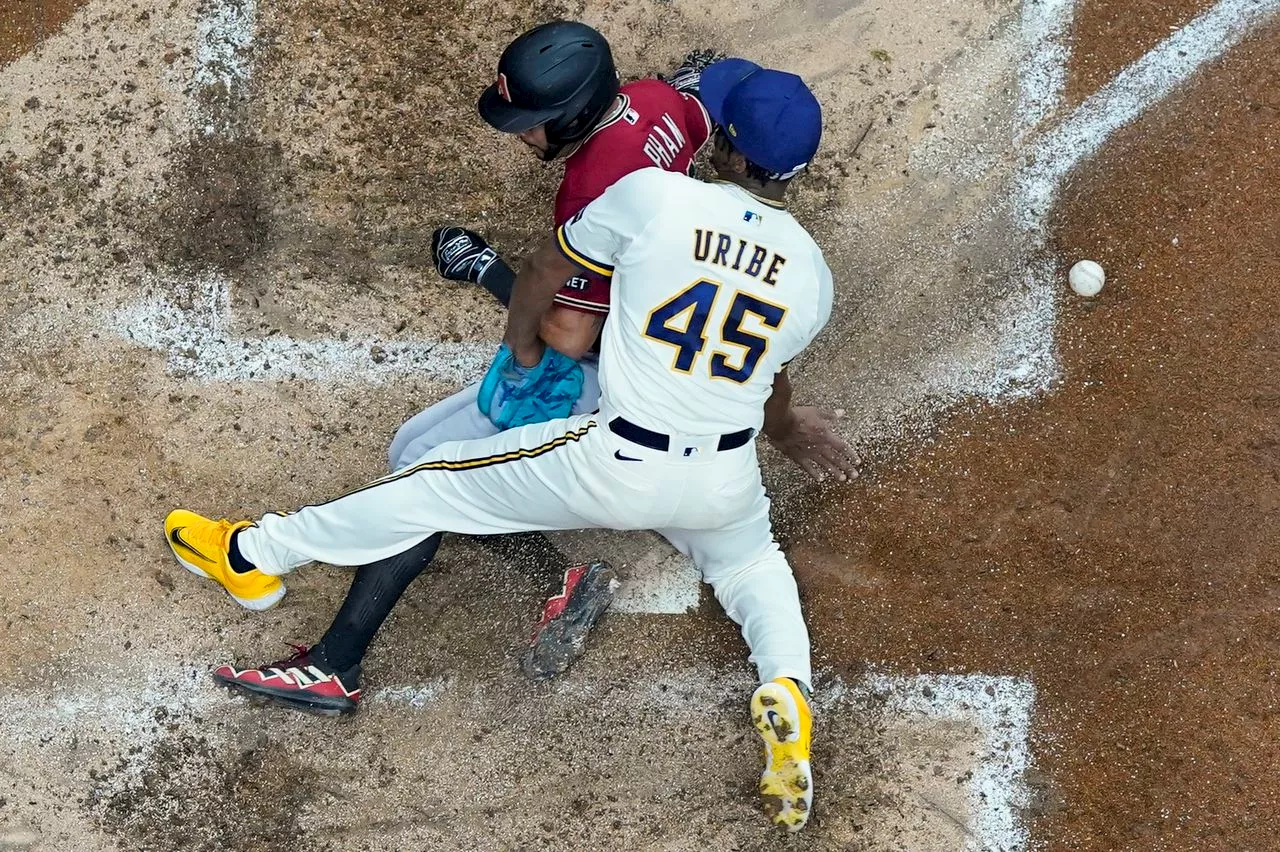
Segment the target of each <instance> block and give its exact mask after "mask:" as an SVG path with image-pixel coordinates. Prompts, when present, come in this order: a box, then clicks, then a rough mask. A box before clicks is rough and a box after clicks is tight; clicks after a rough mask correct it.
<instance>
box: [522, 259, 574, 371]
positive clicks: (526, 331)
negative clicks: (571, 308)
mask: <svg viewBox="0 0 1280 852" xmlns="http://www.w3.org/2000/svg"><path fill="white" fill-rule="evenodd" d="M580 271H581V270H580V268H579V267H578V266H576V265H575V264H573V263H572V262H570V261H569V259H568V258H566V257H565V256H564V255H563V254H561V253H560V249H559V248H558V246H557V243H556V237H555V235H554V234H553V235H552V236H550V237H549V238H548V239H546V240H544V241H543V243H542V245H541V246H539V247H538V250H537V251H535V252H534V253H533V254H532V255H531V256H530V257H529V258H528V259H527V260H525V262H524V264H523V265H522V266H521V267H520V274H519V275H517V276H516V283H515V287H514V288H513V290H512V293H511V307H510V309H509V310H508V311H507V333H506V335H505V336H504V337H503V342H504V343H506V344H507V347H508V348H509V349H510V350H511V352H512V353H513V354H514V355H515V357H516V360H517V361H518V362H519V363H521V364H522V365H524V366H526V367H531V366H533V365H535V364H537V363H538V362H539V361H540V360H541V359H542V351H543V343H542V340H541V339H540V338H539V336H538V332H539V330H540V329H541V326H542V318H543V316H545V315H546V313H547V311H548V310H549V309H550V308H551V305H552V303H553V302H554V301H555V297H556V293H557V292H559V290H560V287H561V286H562V285H563V284H564V282H565V281H567V280H568V279H569V278H571V277H573V276H574V275H577V274H579V272H580Z"/></svg>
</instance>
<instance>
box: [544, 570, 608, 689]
mask: <svg viewBox="0 0 1280 852" xmlns="http://www.w3.org/2000/svg"><path fill="white" fill-rule="evenodd" d="M617 588H618V574H617V572H616V571H614V570H613V568H611V567H610V566H609V563H607V562H592V563H590V564H588V565H575V566H574V567H572V568H570V569H569V570H567V571H565V572H564V587H563V588H562V589H561V590H560V593H559V594H558V595H555V596H554V597H552V598H551V599H550V600H548V601H547V602H546V604H545V605H544V606H543V608H542V618H540V619H539V620H538V624H537V626H536V627H535V628H534V631H533V639H532V640H531V642H530V643H529V650H528V651H527V652H526V653H525V655H524V659H523V660H521V663H520V667H521V668H522V669H523V670H524V673H525V674H527V675H528V676H529V677H531V678H534V679H535V680H543V679H545V678H549V677H554V676H555V675H558V674H560V673H562V672H564V671H566V670H568V668H569V666H571V665H573V662H574V661H575V660H577V659H578V658H579V657H581V656H582V652H583V651H584V650H585V649H586V644H587V634H588V633H590V632H591V628H592V627H593V626H594V625H595V623H596V621H597V620H599V618H600V616H601V615H603V614H604V611H605V610H606V609H608V608H609V604H611V603H613V595H614V592H615V591H616V590H617Z"/></svg>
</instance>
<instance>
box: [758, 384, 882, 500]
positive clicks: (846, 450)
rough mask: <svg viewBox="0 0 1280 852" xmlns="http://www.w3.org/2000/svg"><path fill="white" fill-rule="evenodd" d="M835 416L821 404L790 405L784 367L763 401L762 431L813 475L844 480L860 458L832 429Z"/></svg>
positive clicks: (854, 470)
mask: <svg viewBox="0 0 1280 852" xmlns="http://www.w3.org/2000/svg"><path fill="white" fill-rule="evenodd" d="M835 420H836V415H835V414H833V413H832V412H830V411H827V410H826V409H824V408H817V407H814V406H811V405H802V406H798V407H793V406H792V405H791V379H790V377H789V376H788V375H787V371H786V370H782V371H781V372H779V373H778V375H777V376H775V377H774V380H773V393H772V394H770V396H769V399H768V401H767V402H765V404H764V433H765V434H766V435H768V436H769V440H771V441H773V443H774V446H776V447H777V448H778V449H779V450H781V451H782V452H783V454H785V455H786V456H787V458H789V459H791V460H792V461H794V462H795V463H796V464H798V465H800V467H802V468H804V470H805V472H806V473H808V474H809V475H810V476H812V477H813V478H814V479H826V478H827V477H828V476H834V477H835V478H836V479H838V480H840V481H841V482H844V481H846V480H849V479H854V478H856V477H857V475H858V464H859V463H860V461H861V460H860V459H859V458H858V456H857V454H856V453H855V452H854V451H853V448H852V447H850V446H849V445H848V444H847V443H846V442H845V440H844V438H841V437H840V435H839V434H837V433H836V431H835V428H834V427H833V424H834V423H835Z"/></svg>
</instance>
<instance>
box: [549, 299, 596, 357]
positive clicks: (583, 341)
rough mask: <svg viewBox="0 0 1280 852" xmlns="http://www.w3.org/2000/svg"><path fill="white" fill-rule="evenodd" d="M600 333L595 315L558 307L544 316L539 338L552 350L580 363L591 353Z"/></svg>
mask: <svg viewBox="0 0 1280 852" xmlns="http://www.w3.org/2000/svg"><path fill="white" fill-rule="evenodd" d="M599 332H600V319H599V318H598V317H596V316H595V315H593V314H584V313H582V312H581V311H571V310H569V309H568V308H562V307H558V306H557V307H553V308H552V309H551V310H549V311H547V313H546V315H545V316H543V318H542V326H541V329H540V331H539V336H540V337H541V338H542V340H543V342H544V343H546V344H547V345H548V346H550V347H551V348H552V349H554V350H556V351H557V352H560V353H562V354H564V355H568V356H569V357H570V358H572V359H573V360H575V361H579V360H581V359H582V357H583V356H584V355H586V354H587V353H588V352H590V351H591V346H592V344H593V343H595V342H596V336H597V335H598V334H599Z"/></svg>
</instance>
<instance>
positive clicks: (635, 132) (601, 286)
mask: <svg viewBox="0 0 1280 852" xmlns="http://www.w3.org/2000/svg"><path fill="white" fill-rule="evenodd" d="M620 95H621V97H620V98H619V99H618V103H616V104H615V105H614V106H613V108H611V109H610V111H609V112H608V114H606V116H605V118H604V120H603V121H601V122H600V125H599V126H598V127H596V129H595V130H593V131H591V134H590V135H589V136H587V138H586V139H584V140H583V141H582V143H581V144H580V145H579V146H578V149H577V150H576V151H574V152H573V153H572V154H570V155H569V157H568V159H566V160H565V163H564V179H563V180H561V181H560V189H559V191H558V192H557V193H556V209H555V219H556V226H557V227H559V226H560V225H563V224H564V223H565V222H567V221H568V220H569V219H570V218H572V217H573V216H574V215H575V214H576V213H577V212H578V211H579V210H581V209H582V208H583V207H586V206H587V205H588V204H590V203H591V202H592V201H594V200H595V199H596V198H598V197H599V196H601V195H603V194H604V191H605V190H606V189H608V188H609V187H610V186H612V185H613V184H614V183H615V182H616V181H617V180H618V179H619V178H621V177H623V176H625V175H629V174H631V173H632V172H634V171H638V170H639V169H646V168H652V167H654V166H657V167H658V168H660V169H666V170H667V171H672V172H681V173H683V174H688V172H689V169H690V167H691V166H692V165H693V158H694V157H695V156H696V155H697V153H698V149H699V148H701V147H702V146H703V144H704V143H706V141H707V139H708V137H710V136H711V118H710V117H709V116H708V115H707V111H706V110H705V109H704V108H703V106H702V104H701V103H700V102H699V101H698V99H697V98H695V97H693V96H692V95H685V94H681V93H680V92H677V91H676V90H675V89H673V88H671V86H669V85H667V84H666V83H664V82H663V81H661V80H637V81H636V82H634V83H628V84H627V85H625V86H623V87H622V90H621V93H620ZM556 304H559V305H563V306H564V307H566V308H570V309H571V310H575V311H582V312H583V313H589V314H607V313H608V312H609V279H608V278H603V277H601V276H599V275H595V274H593V273H585V274H583V275H581V276H578V277H576V278H573V279H570V280H569V282H568V283H566V284H565V286H564V287H563V288H562V289H561V290H560V292H559V293H557V294H556Z"/></svg>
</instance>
